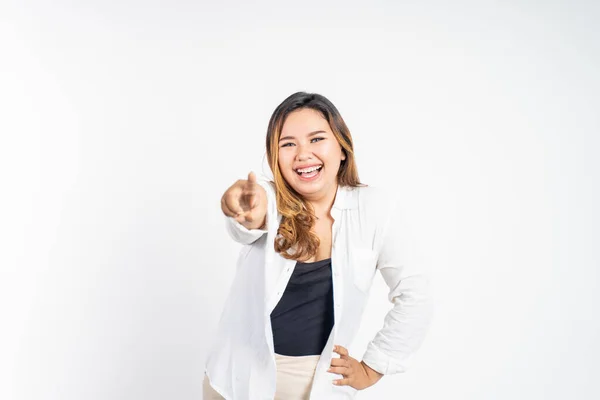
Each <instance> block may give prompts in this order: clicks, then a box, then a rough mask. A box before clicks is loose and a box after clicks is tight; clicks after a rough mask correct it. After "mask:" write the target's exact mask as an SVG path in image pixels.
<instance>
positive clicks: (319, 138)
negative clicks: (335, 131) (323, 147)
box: [311, 137, 325, 143]
mask: <svg viewBox="0 0 600 400" xmlns="http://www.w3.org/2000/svg"><path fill="white" fill-rule="evenodd" d="M314 140H319V141H320V140H325V138H322V137H316V138H313V139H312V140H311V143H312V142H313V141H314Z"/></svg>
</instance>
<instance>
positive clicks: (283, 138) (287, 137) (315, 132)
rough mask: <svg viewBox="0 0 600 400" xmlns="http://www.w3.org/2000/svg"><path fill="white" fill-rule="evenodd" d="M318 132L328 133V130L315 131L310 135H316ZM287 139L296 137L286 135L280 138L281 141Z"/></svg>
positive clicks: (309, 135)
mask: <svg viewBox="0 0 600 400" xmlns="http://www.w3.org/2000/svg"><path fill="white" fill-rule="evenodd" d="M318 133H327V132H325V131H323V130H318V131H313V132H311V133H309V134H308V137H311V136H314V135H316V134H318ZM286 139H294V137H293V136H285V137H282V138H279V141H280V142H281V141H282V140H286Z"/></svg>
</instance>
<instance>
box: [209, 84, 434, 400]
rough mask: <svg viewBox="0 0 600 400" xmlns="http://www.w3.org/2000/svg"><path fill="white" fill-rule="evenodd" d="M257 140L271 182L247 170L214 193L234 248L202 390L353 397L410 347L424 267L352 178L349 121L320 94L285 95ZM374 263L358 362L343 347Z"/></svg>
mask: <svg viewBox="0 0 600 400" xmlns="http://www.w3.org/2000/svg"><path fill="white" fill-rule="evenodd" d="M266 147H267V157H268V161H269V166H270V167H271V170H272V172H273V177H274V182H268V181H264V180H259V181H257V179H256V177H255V175H254V174H253V173H250V174H249V175H248V179H247V180H239V181H237V182H236V183H234V184H233V185H232V186H231V187H230V188H229V189H227V191H226V192H225V194H224V195H223V197H222V199H221V208H222V211H223V213H224V214H225V216H226V220H227V230H228V232H229V234H230V235H231V236H232V238H233V239H234V240H236V241H238V242H240V243H242V244H244V246H243V248H242V250H241V252H240V256H239V259H238V267H237V273H236V276H235V279H234V283H233V285H232V288H231V292H230V294H229V297H228V299H227V302H226V305H225V307H224V310H223V313H222V316H221V320H220V322H219V329H218V334H217V339H216V341H215V343H214V346H213V348H212V351H211V353H210V355H209V357H208V361H207V364H206V376H205V379H204V398H205V399H223V398H226V399H235V400H245V399H260V400H263V399H273V398H275V399H285V400H291V399H308V398H310V399H327V400H330V399H349V398H353V397H354V394H355V393H356V391H357V390H361V389H365V388H367V387H369V386H371V385H373V384H375V383H376V382H377V381H378V380H379V379H381V377H382V376H383V375H387V374H394V373H398V372H403V371H404V370H405V369H406V367H407V364H408V361H409V358H410V357H411V356H412V354H413V353H414V352H415V351H416V350H417V348H418V347H419V346H420V344H421V342H422V340H423V338H424V336H425V332H426V330H427V327H428V325H429V321H430V319H431V314H432V302H431V298H430V296H429V294H428V278H427V274H426V273H425V271H424V268H423V265H422V263H421V262H420V261H419V259H418V256H417V253H416V251H415V248H414V246H412V245H411V244H410V238H409V236H407V229H406V226H405V221H404V220H403V219H402V217H401V214H400V211H401V210H400V209H399V208H397V207H396V202H395V201H394V200H393V198H392V197H391V196H389V195H388V194H386V193H385V192H383V191H381V190H377V189H375V188H371V187H367V186H365V185H361V184H360V183H359V179H358V172H357V168H356V164H355V160H354V149H353V144H352V137H351V136H350V131H349V130H348V128H347V126H346V124H345V123H344V121H343V119H342V117H341V115H340V113H339V112H338V110H337V109H336V108H335V106H334V105H333V104H332V103H331V102H330V101H329V100H328V99H326V98H325V97H323V96H321V95H318V94H310V93H304V92H298V93H295V94H293V95H291V96H290V97H288V98H287V99H286V100H284V101H283V103H281V104H280V105H279V106H278V107H277V109H276V110H275V112H274V113H273V115H272V117H271V120H270V122H269V126H268V131H267V141H266ZM377 270H379V271H380V272H381V274H382V276H383V278H384V280H385V282H386V283H387V285H388V286H389V288H390V291H389V300H390V301H391V302H392V303H393V308H392V309H391V310H390V311H389V313H388V314H387V315H386V317H385V320H384V321H383V322H384V324H383V328H382V329H381V330H380V331H379V332H378V333H377V335H376V336H375V338H373V340H372V341H371V342H370V343H369V346H368V348H367V351H366V352H365V354H364V355H363V357H362V361H358V360H357V359H355V358H354V357H353V356H351V355H350V354H348V350H347V348H348V347H349V346H350V345H351V343H352V340H353V338H354V336H355V334H356V332H357V330H358V328H359V324H360V320H361V316H362V312H363V309H364V307H365V304H366V301H367V298H368V292H369V289H370V287H371V283H372V279H373V276H374V274H375V272H376V271H377ZM334 353H336V355H335V356H334Z"/></svg>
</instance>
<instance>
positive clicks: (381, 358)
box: [362, 342, 407, 375]
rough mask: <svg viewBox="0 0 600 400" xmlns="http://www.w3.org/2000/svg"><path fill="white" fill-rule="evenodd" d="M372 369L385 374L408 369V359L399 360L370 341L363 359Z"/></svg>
mask: <svg viewBox="0 0 600 400" xmlns="http://www.w3.org/2000/svg"><path fill="white" fill-rule="evenodd" d="M362 360H363V361H364V362H365V364H367V365H368V366H369V367H370V368H371V369H374V370H375V371H377V372H379V373H380V374H383V375H392V374H397V373H400V372H404V371H406V367H407V361H405V362H404V363H403V362H399V361H398V360H396V359H394V358H392V357H390V356H388V355H387V354H385V353H384V352H382V351H381V350H380V349H379V348H378V347H377V346H376V345H375V344H374V343H373V342H370V343H369V346H368V347H367V351H366V352H365V355H364V356H363V359H362Z"/></svg>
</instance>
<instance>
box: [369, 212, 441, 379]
mask: <svg viewBox="0 0 600 400" xmlns="http://www.w3.org/2000/svg"><path fill="white" fill-rule="evenodd" d="M387 209H388V210H389V211H388V217H387V218H385V216H384V218H382V219H384V220H385V221H387V222H386V224H387V226H386V227H385V228H384V230H383V236H382V237H383V240H382V242H380V243H381V247H380V250H379V258H378V261H377V269H378V270H379V272H381V275H382V276H383V279H384V280H385V282H386V284H387V285H388V287H389V288H390V291H389V294H388V298H389V300H390V302H392V304H393V307H392V309H391V310H390V311H389V312H388V313H387V315H386V316H385V319H384V324H383V328H382V329H381V330H380V331H379V332H378V333H377V334H376V335H375V337H374V339H373V340H372V341H371V342H370V343H369V345H368V347H367V351H366V352H365V354H364V356H363V362H364V363H365V364H367V365H368V366H369V367H370V368H372V369H373V370H375V371H377V372H379V373H381V374H384V375H388V374H394V373H398V372H404V371H405V370H406V369H407V367H408V365H409V363H410V359H411V357H412V356H413V355H414V353H415V352H416V351H417V349H418V348H419V347H420V346H421V343H422V342H423V340H424V338H425V335H426V333H427V330H428V328H429V325H430V321H431V318H432V316H433V301H432V297H431V294H430V289H429V273H428V267H427V266H426V263H425V262H424V260H423V259H422V257H421V255H420V253H419V250H418V247H417V246H416V244H415V242H414V237H413V236H412V233H411V230H410V227H409V226H408V224H407V222H408V221H407V220H406V218H404V217H403V215H402V212H403V211H404V210H403V209H402V208H401V207H398V206H397V202H396V201H394V202H392V203H391V205H390V206H389V207H388V208H387Z"/></svg>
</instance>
